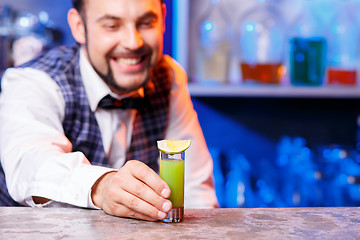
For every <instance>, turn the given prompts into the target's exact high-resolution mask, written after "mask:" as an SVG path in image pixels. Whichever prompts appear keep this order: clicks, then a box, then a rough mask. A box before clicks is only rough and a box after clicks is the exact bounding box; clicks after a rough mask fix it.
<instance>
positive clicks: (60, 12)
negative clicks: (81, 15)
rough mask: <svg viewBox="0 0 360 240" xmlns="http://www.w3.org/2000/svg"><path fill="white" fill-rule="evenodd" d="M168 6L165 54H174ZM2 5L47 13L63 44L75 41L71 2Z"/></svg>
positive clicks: (32, 0)
mask: <svg viewBox="0 0 360 240" xmlns="http://www.w3.org/2000/svg"><path fill="white" fill-rule="evenodd" d="M165 3H166V6H167V16H166V31H165V38H164V52H165V53H166V54H170V55H171V53H172V50H171V41H172V40H171V39H172V36H171V29H172V26H171V21H170V20H171V18H172V1H171V0H165ZM1 4H8V5H9V6H11V7H12V8H14V9H16V10H19V11H26V12H29V13H32V14H34V15H38V14H39V12H40V11H46V12H47V13H48V14H49V16H50V20H52V21H53V22H54V24H55V27H56V28H57V29H58V30H60V31H61V32H62V33H63V40H62V44H66V45H69V44H72V43H73V42H74V39H73V37H72V35H71V31H70V29H69V25H68V23H67V11H68V10H69V9H70V8H71V7H72V4H71V0H61V1H49V0H1Z"/></svg>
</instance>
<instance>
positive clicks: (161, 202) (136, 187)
mask: <svg viewBox="0 0 360 240" xmlns="http://www.w3.org/2000/svg"><path fill="white" fill-rule="evenodd" d="M122 188H123V189H124V190H125V191H127V192H128V193H130V194H132V195H134V196H135V197H137V198H140V199H142V200H143V201H145V202H147V203H149V204H153V205H154V207H156V208H157V209H158V210H160V211H163V212H169V211H170V210H171V207H172V204H171V202H170V200H167V199H166V198H163V197H161V196H159V195H158V194H157V193H156V192H155V191H154V190H153V189H152V188H150V187H149V186H148V185H146V184H145V183H144V182H142V181H140V180H138V179H137V181H132V182H128V183H127V184H126V185H125V186H122ZM129 207H130V208H131V209H135V208H134V207H133V206H129ZM135 210H137V209H135Z"/></svg>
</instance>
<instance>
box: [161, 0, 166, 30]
mask: <svg viewBox="0 0 360 240" xmlns="http://www.w3.org/2000/svg"><path fill="white" fill-rule="evenodd" d="M161 9H162V16H163V19H162V21H163V33H165V29H166V24H165V18H166V4H165V3H163V4H162V5H161Z"/></svg>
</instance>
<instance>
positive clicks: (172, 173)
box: [157, 140, 191, 222]
mask: <svg viewBox="0 0 360 240" xmlns="http://www.w3.org/2000/svg"><path fill="white" fill-rule="evenodd" d="M190 144H191V140H161V141H157V145H158V148H159V150H160V177H161V178H162V179H163V180H164V181H165V182H166V183H167V184H168V185H169V187H170V190H171V195H170V197H169V200H170V201H171V203H172V209H171V210H170V212H169V213H168V215H167V217H166V218H165V219H163V220H162V221H163V222H181V221H182V219H183V217H184V184H185V182H184V170H185V169H184V162H185V161H184V160H185V150H186V149H188V148H189V147H190Z"/></svg>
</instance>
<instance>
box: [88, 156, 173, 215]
mask: <svg viewBox="0 0 360 240" xmlns="http://www.w3.org/2000/svg"><path fill="white" fill-rule="evenodd" d="M170 194H171V192H170V188H169V186H168V185H167V183H166V182H165V181H163V180H162V179H161V178H160V177H159V175H158V174H156V173H155V172H154V171H153V170H152V169H151V168H149V167H148V166H147V165H146V164H144V163H142V162H140V161H135V160H133V161H128V162H127V163H126V164H125V165H124V166H123V167H122V168H121V169H120V170H118V171H117V172H110V173H107V174H104V175H103V176H102V177H101V178H99V179H98V181H97V182H96V183H95V184H94V185H93V187H92V193H91V197H92V200H93V203H94V204H95V206H97V207H99V208H101V209H103V210H104V211H105V212H106V213H107V214H110V215H115V216H119V217H129V218H137V219H142V220H148V221H157V220H161V219H164V218H165V217H166V216H167V213H168V212H169V211H170V210H171V208H172V204H171V202H170V201H169V200H168V199H167V198H168V197H170Z"/></svg>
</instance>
